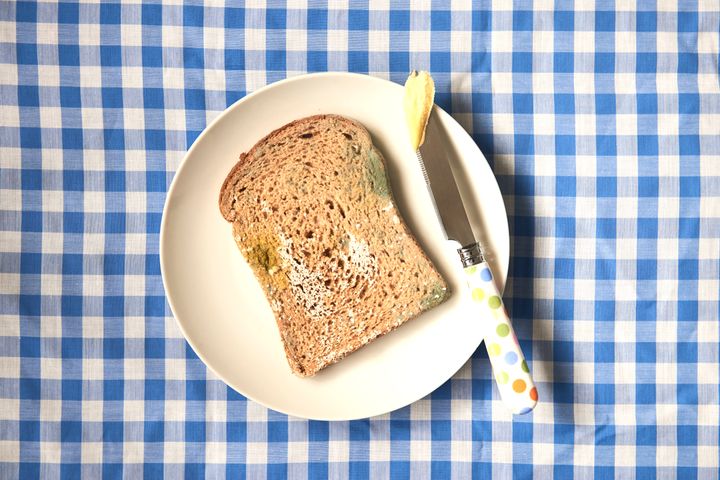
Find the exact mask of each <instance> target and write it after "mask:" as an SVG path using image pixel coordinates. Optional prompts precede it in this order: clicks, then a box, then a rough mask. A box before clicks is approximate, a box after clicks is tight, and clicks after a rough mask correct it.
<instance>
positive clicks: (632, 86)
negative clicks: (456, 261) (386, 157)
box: [0, 0, 720, 479]
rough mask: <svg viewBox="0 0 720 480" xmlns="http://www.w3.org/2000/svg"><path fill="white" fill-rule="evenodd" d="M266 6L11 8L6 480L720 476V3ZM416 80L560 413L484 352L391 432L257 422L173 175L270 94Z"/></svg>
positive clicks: (0, 88) (541, 386) (6, 118)
mask: <svg viewBox="0 0 720 480" xmlns="http://www.w3.org/2000/svg"><path fill="white" fill-rule="evenodd" d="M250 3H254V2H250ZM264 3H265V2H263V5H262V6H258V7H252V6H250V5H249V4H248V5H244V4H243V3H242V2H237V3H235V4H233V5H230V4H228V5H224V4H223V2H221V1H213V2H204V3H203V2H199V1H193V2H188V3H184V2H180V1H177V0H172V1H165V2H163V3H158V2H147V3H145V2H140V1H137V0H136V1H128V2H124V3H122V4H118V3H113V2H104V3H102V4H99V3H93V2H85V1H83V2H80V3H77V2H74V1H72V0H69V1H63V2H59V3H56V2H49V1H44V2H38V3H35V2H28V1H20V2H14V1H8V0H0V255H1V256H0V478H3V479H5V478H23V479H26V478H35V477H42V478H58V477H61V478H77V477H80V476H82V477H84V478H101V477H102V478H121V477H123V478H140V477H142V476H144V477H146V478H158V477H160V476H162V475H163V474H164V475H166V476H168V477H171V478H179V477H181V476H183V475H184V476H185V477H187V478H198V477H207V478H219V477H223V476H228V477H233V478H238V477H244V476H247V477H250V478H260V477H264V476H267V477H270V478H281V477H284V476H289V477H291V478H303V477H306V476H307V477H312V478H322V477H326V476H330V477H332V478H343V477H348V476H350V477H352V478H365V477H368V476H370V477H373V478H385V477H387V476H388V475H391V476H392V477H394V478H407V477H408V476H409V477H411V478H426V477H428V476H430V475H432V476H433V477H436V478H447V477H449V476H450V475H452V476H453V477H456V478H469V477H470V475H471V474H473V476H477V477H478V478H490V477H492V478H498V479H499V478H509V477H511V476H512V477H515V478H530V477H532V476H535V477H537V478H550V477H553V476H554V477H555V478H560V479H570V478H577V479H585V478H598V479H602V478H614V477H615V478H638V479H645V478H648V479H649V478H666V479H667V478H683V479H689V478H696V477H697V478H704V479H717V478H718V476H719V475H720V466H719V456H720V453H719V443H720V442H719V438H718V436H719V434H720V426H719V425H720V420H719V418H720V386H719V385H720V379H719V376H720V358H719V350H720V320H719V318H720V300H719V299H720V293H719V292H720V86H719V78H720V76H719V74H718V63H719V62H718V60H719V51H720V48H719V43H720V33H719V30H720V4H718V2H717V1H715V0H702V1H688V2H679V3H681V4H682V10H681V11H678V10H677V6H676V5H674V4H675V2H669V1H668V2H665V1H658V2H655V1H650V2H641V4H640V5H637V6H636V5H635V4H634V3H631V2H619V1H618V2H613V1H601V2H600V1H598V2H597V3H596V4H594V3H593V2H572V1H566V0H556V1H547V0H544V1H538V2H535V3H534V4H533V3H530V2H527V1H516V2H500V1H495V2H490V1H481V2H470V1H465V0H457V1H452V2H441V1H427V0H426V1H422V2H412V8H410V6H409V4H408V3H407V2H402V1H395V0H393V1H391V2H389V3H388V2H387V1H373V2H371V5H370V7H369V8H368V7H367V5H365V4H363V3H361V2H357V1H355V0H350V1H348V0H345V1H339V2H332V5H328V4H326V3H324V2H316V1H314V0H311V1H309V2H304V1H301V2H297V4H295V2H290V3H292V4H293V5H292V6H291V5H288V4H286V3H281V2H274V1H270V0H268V2H267V3H268V4H267V5H264ZM448 3H450V6H449V7H448ZM636 7H637V8H638V10H637V11H636ZM414 68H418V69H426V70H429V71H430V72H432V74H433V76H434V78H435V79H436V82H437V90H438V93H437V103H438V104H440V105H441V106H442V107H443V108H445V109H447V110H448V111H450V112H451V113H452V114H453V116H454V117H455V118H456V119H457V120H458V121H459V122H460V123H461V124H462V125H463V126H464V127H465V128H466V129H467V130H468V131H469V132H471V133H472V135H473V137H474V139H475V140H476V141H477V143H478V144H479V145H480V147H481V148H482V150H483V151H484V153H485V155H486V156H487V157H488V160H489V161H490V162H491V164H492V167H493V169H494V172H495V174H496V176H497V179H498V182H499V184H500V187H501V190H502V192H503V194H504V199H505V203H506V207H507V211H508V214H509V217H510V218H509V221H510V229H511V247H512V260H511V271H510V276H509V277H510V278H509V282H508V286H507V299H506V300H507V304H508V307H509V309H510V311H511V315H512V317H513V318H514V320H515V326H516V329H517V333H518V336H519V338H520V341H521V343H522V346H523V348H524V350H525V352H526V353H527V355H528V357H529V358H528V360H529V361H530V364H531V368H532V371H533V372H534V375H535V379H536V381H537V384H538V390H539V392H540V397H541V400H542V401H541V403H540V404H539V406H538V407H537V409H536V410H535V411H534V413H533V414H531V415H527V416H522V417H515V418H512V417H511V416H510V415H509V414H508V413H507V411H506V410H505V408H504V407H503V405H502V404H501V403H500V401H499V399H498V396H497V391H496V389H495V387H494V384H493V380H492V378H491V372H490V364H489V362H488V360H487V356H486V353H485V351H484V348H483V349H478V351H477V352H476V353H475V355H474V356H473V357H472V359H471V361H469V362H468V364H467V365H466V366H465V367H464V368H463V369H462V370H461V371H460V372H459V373H458V374H457V375H455V377H453V379H452V380H450V381H448V382H447V383H446V384H445V385H443V386H442V387H441V388H440V389H438V390H437V391H436V392H434V393H433V394H431V395H430V396H428V397H427V398H425V399H423V400H420V401H418V402H416V403H414V404H413V405H411V406H408V407H406V408H403V409H401V410H398V411H395V412H392V413H390V414H387V415H383V416H381V417H377V418H372V419H369V420H362V421H353V422H332V423H326V422H317V421H306V420H301V419H295V418H288V417H286V416H285V415H282V414H279V413H276V412H273V411H270V410H267V409H265V408H263V407H261V406H259V405H257V404H255V403H254V402H252V401H248V400H246V399H245V398H243V397H242V396H240V395H239V394H237V393H235V392H234V391H232V390H230V389H229V388H228V387H226V386H225V385H224V384H223V383H222V382H221V381H219V380H218V379H217V378H216V377H215V376H214V375H213V374H211V373H210V372H208V370H207V369H206V368H205V366H204V365H203V364H202V363H201V361H200V360H199V359H198V358H197V357H196V356H195V354H194V353H193V351H192V350H191V349H190V348H189V346H188V345H187V343H186V342H185V340H184V339H183V337H182V336H181V334H180V332H179V329H178V328H177V326H176V324H175V321H174V319H173V318H172V315H171V313H170V310H169V308H168V306H167V304H166V301H165V297H164V292H163V287H162V282H161V278H160V267H159V260H158V232H159V226H160V218H161V212H162V207H163V202H164V199H165V194H166V191H167V187H168V185H169V183H170V181H171V179H172V176H173V173H174V172H175V170H176V169H177V167H178V164H179V162H180V160H181V158H182V157H183V154H184V152H185V151H186V149H187V148H188V147H189V145H190V144H191V143H192V142H193V140H194V139H195V138H196V137H197V135H198V134H199V133H200V131H201V130H202V129H203V128H204V127H205V126H206V125H207V124H208V122H209V121H210V120H212V119H213V118H214V117H216V116H217V115H218V114H219V113H220V112H221V111H222V110H223V109H225V108H226V107H227V106H228V105H230V104H231V103H233V102H234V101H235V100H237V99H239V98H241V97H242V96H244V95H245V94H246V93H248V92H251V91H254V90H256V89H258V88H259V87H261V86H263V85H266V84H268V83H270V82H273V81H276V80H280V79H283V78H286V77H288V76H292V75H296V74H300V73H304V72H310V71H324V70H340V71H353V72H363V73H369V74H370V75H374V76H379V77H383V78H389V79H391V80H393V81H396V82H403V81H404V79H405V77H406V76H407V73H408V71H409V70H410V69H414Z"/></svg>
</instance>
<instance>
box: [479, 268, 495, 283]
mask: <svg viewBox="0 0 720 480" xmlns="http://www.w3.org/2000/svg"><path fill="white" fill-rule="evenodd" d="M480 278H482V279H483V281H485V282H489V281H490V280H492V273H490V269H489V268H483V269H482V272H480Z"/></svg>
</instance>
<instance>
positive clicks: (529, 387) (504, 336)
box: [465, 261, 538, 414]
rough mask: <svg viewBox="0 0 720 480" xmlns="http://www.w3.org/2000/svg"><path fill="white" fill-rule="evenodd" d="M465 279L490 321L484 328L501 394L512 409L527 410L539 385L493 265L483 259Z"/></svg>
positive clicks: (470, 269) (478, 304)
mask: <svg viewBox="0 0 720 480" xmlns="http://www.w3.org/2000/svg"><path fill="white" fill-rule="evenodd" d="M465 279H466V280H467V285H468V287H469V291H470V295H471V296H472V300H473V303H474V304H476V305H477V306H478V307H479V309H480V315H481V320H482V321H484V322H489V323H490V325H488V327H487V328H486V329H485V330H486V333H485V347H486V348H487V351H488V355H489V357H490V363H492V368H493V373H494V375H495V381H496V382H497V386H498V390H499V391H500V397H501V398H502V400H503V402H504V403H505V405H507V406H508V407H509V408H510V410H512V413H514V414H524V413H528V412H530V411H531V410H532V409H533V408H535V405H536V404H537V399H538V394H537V388H535V384H534V383H533V380H532V377H531V376H530V369H529V368H528V365H527V362H526V361H525V356H524V355H523V353H522V350H520V344H519V343H518V340H517V337H516V336H515V331H514V330H513V327H512V324H511V323H510V318H509V317H508V314H507V311H506V310H505V305H503V301H502V297H501V295H500V293H499V292H498V289H497V287H496V286H495V282H494V281H493V274H492V272H491V270H490V266H489V265H488V264H487V263H486V262H484V261H482V262H480V263H478V264H477V265H471V266H469V267H465Z"/></svg>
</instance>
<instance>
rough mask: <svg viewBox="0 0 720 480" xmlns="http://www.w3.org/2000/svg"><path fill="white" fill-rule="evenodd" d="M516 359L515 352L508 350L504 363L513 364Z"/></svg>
mask: <svg viewBox="0 0 720 480" xmlns="http://www.w3.org/2000/svg"><path fill="white" fill-rule="evenodd" d="M517 361H518V356H517V353H515V352H508V353H506V354H505V363H507V364H508V365H515V362H517Z"/></svg>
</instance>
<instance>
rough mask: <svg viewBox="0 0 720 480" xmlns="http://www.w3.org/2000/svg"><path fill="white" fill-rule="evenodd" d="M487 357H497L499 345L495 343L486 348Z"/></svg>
mask: <svg viewBox="0 0 720 480" xmlns="http://www.w3.org/2000/svg"><path fill="white" fill-rule="evenodd" d="M487 351H488V355H490V356H491V357H497V356H498V355H500V345H498V344H497V343H491V344H490V345H488V346H487Z"/></svg>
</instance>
